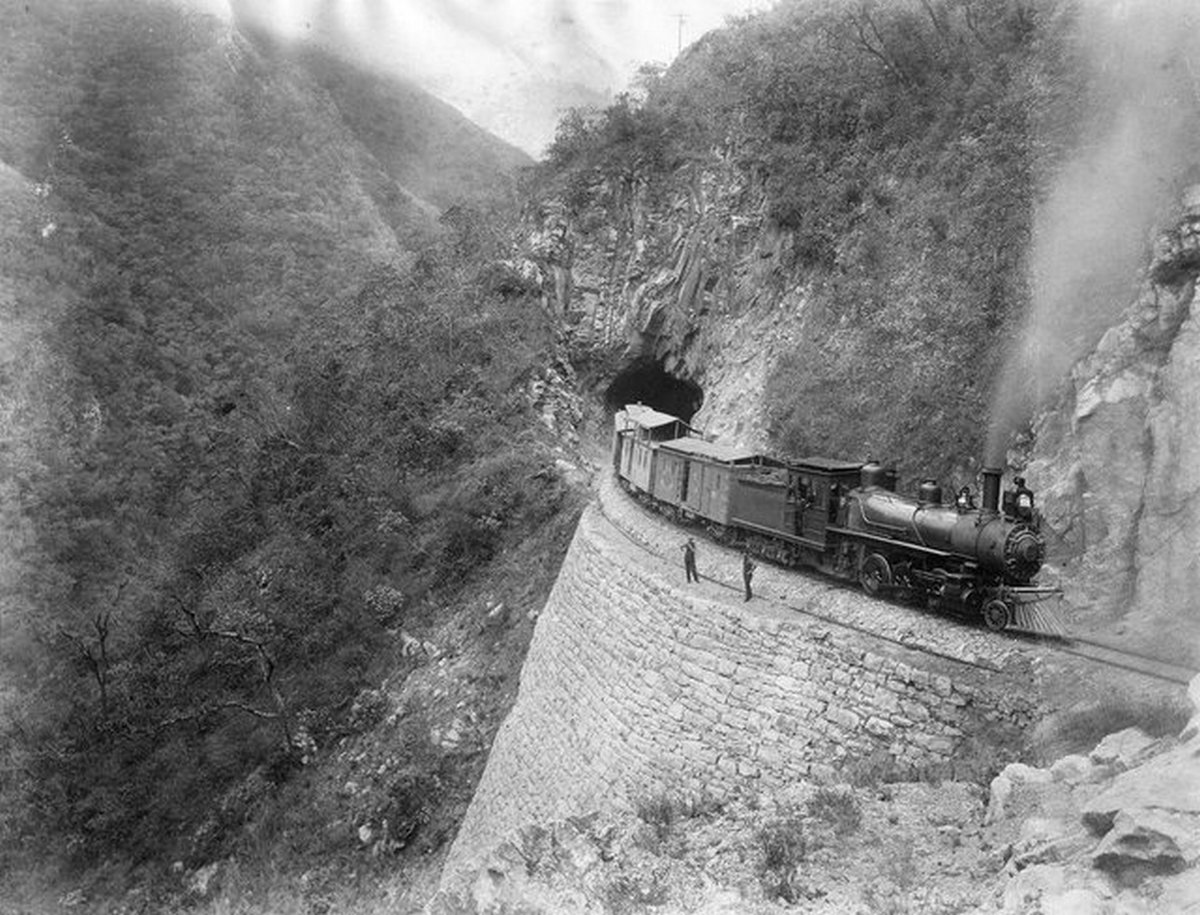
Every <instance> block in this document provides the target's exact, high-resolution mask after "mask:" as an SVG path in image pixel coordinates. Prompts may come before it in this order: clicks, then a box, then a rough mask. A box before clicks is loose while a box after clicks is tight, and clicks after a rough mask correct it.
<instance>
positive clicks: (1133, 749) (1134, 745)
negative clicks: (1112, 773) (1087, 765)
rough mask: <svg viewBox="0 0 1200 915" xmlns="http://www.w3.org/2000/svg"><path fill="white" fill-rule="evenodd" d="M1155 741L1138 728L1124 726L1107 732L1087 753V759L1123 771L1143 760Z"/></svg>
mask: <svg viewBox="0 0 1200 915" xmlns="http://www.w3.org/2000/svg"><path fill="white" fill-rule="evenodd" d="M1154 743H1155V740H1154V738H1153V737H1151V736H1149V735H1148V734H1146V733H1145V732H1144V731H1142V730H1141V729H1140V728H1126V729H1125V730H1123V731H1117V732H1116V733H1115V734H1109V735H1108V736H1107V737H1105V738H1104V739H1103V740H1101V741H1100V742H1099V743H1098V744H1096V749H1094V750H1092V752H1091V753H1090V754H1088V759H1089V760H1091V761H1092V762H1093V763H1095V764H1096V765H1098V766H1112V767H1113V768H1115V769H1117V770H1119V771H1124V770H1125V769H1129V768H1132V767H1133V766H1136V765H1137V764H1138V762H1139V761H1141V760H1143V759H1144V758H1145V755H1146V751H1147V750H1148V749H1149V748H1150V747H1152V746H1153V745H1154Z"/></svg>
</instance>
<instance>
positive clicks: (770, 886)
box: [428, 677, 1200, 915]
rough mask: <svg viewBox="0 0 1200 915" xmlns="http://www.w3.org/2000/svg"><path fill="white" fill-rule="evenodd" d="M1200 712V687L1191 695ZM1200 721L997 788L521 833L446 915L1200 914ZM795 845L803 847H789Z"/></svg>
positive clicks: (706, 803) (463, 889) (710, 803)
mask: <svg viewBox="0 0 1200 915" xmlns="http://www.w3.org/2000/svg"><path fill="white" fill-rule="evenodd" d="M1190 694H1191V698H1192V702H1193V704H1194V706H1195V707H1196V708H1197V709H1200V677H1197V678H1196V679H1195V680H1194V681H1193V682H1192V686H1191V690H1190ZM1198 761H1200V717H1198V718H1196V719H1193V722H1192V724H1191V725H1189V726H1188V727H1187V728H1186V729H1185V730H1184V731H1183V732H1182V733H1181V734H1180V735H1179V736H1178V737H1168V738H1161V739H1154V738H1151V737H1148V736H1147V735H1146V734H1144V733H1142V732H1141V731H1139V730H1137V729H1135V728H1130V729H1126V730H1124V731H1120V732H1117V733H1114V734H1111V735H1109V736H1107V737H1105V738H1104V739H1103V740H1101V741H1100V742H1099V743H1098V744H1097V745H1096V746H1095V748H1094V749H1093V750H1092V751H1091V752H1090V753H1087V754H1086V755H1084V754H1075V755H1071V756H1067V757H1064V758H1062V759H1060V760H1058V761H1057V762H1055V763H1054V764H1053V765H1051V766H1049V767H1046V768H1038V767H1033V766H1027V765H1021V764H1013V765H1010V766H1008V767H1006V768H1005V769H1004V770H1003V771H1002V772H1001V773H1000V775H998V776H997V777H996V778H995V779H994V780H993V781H992V784H991V792H990V798H989V799H988V801H987V804H986V809H985V807H984V804H983V801H982V799H981V797H980V795H979V792H978V788H977V786H975V785H971V784H965V783H958V782H946V783H942V784H940V785H931V784H911V783H908V784H886V785H878V784H876V785H860V786H849V785H841V786H836V787H818V786H814V785H812V784H805V783H803V782H797V783H795V784H792V785H789V786H788V787H786V788H783V789H781V790H777V791H773V792H771V793H769V794H758V795H754V796H750V797H747V798H746V799H744V800H736V801H732V802H719V801H717V800H715V799H714V798H712V797H711V796H709V797H705V796H703V795H696V796H691V797H684V796H677V797H674V798H671V797H667V796H659V797H657V798H655V799H654V801H655V802H654V803H643V804H642V805H640V806H639V807H638V808H637V809H636V810H635V811H634V812H632V813H620V812H611V813H609V814H596V813H592V814H588V815H585V816H579V817H571V818H565V819H557V820H551V821H547V822H544V823H532V822H531V823H525V824H513V826H512V829H511V830H510V831H509V833H508V834H507V835H506V836H505V837H503V838H500V839H497V841H496V843H495V844H494V845H493V847H492V849H491V851H490V852H489V853H488V854H487V855H486V856H484V857H483V858H482V859H481V861H480V863H479V866H478V867H477V869H476V870H475V871H474V872H473V874H472V876H471V879H470V880H467V881H465V882H463V883H460V884H458V888H457V889H456V890H453V891H447V890H443V892H442V893H440V894H439V895H438V896H437V897H436V898H435V899H434V900H433V902H432V904H431V905H430V907H429V910H428V911H430V912H431V913H436V915H450V913H455V915H476V913H483V912H494V913H500V912H528V913H531V915H533V913H545V915H551V913H555V915H562V913H577V912H578V913H585V912H592V913H607V912H624V913H638V912H645V913H651V912H653V913H655V915H680V913H683V912H688V913H696V912H711V913H714V915H716V913H730V915H732V913H739V915H745V913H759V915H767V913H783V912H787V911H797V910H798V908H799V909H801V910H803V911H805V912H808V913H814V915H849V913H858V912H863V911H893V912H899V911H955V912H964V913H966V912H973V913H983V912H1000V913H1003V915H1030V913H1036V912H1044V913H1053V915H1059V913H1078V915H1152V913H1183V912H1194V911H1200V866H1198V864H1200V810H1198V809H1197V808H1198V807H1200V765H1197V763H1198ZM784 838H786V839H787V842H782V841H779V840H782V839H784Z"/></svg>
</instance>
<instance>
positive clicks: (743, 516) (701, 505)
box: [613, 404, 1057, 631]
mask: <svg viewBox="0 0 1200 915" xmlns="http://www.w3.org/2000/svg"><path fill="white" fill-rule="evenodd" d="M613 466H614V470H615V471H616V474H617V477H618V479H620V481H621V482H622V484H623V485H624V486H625V487H626V488H627V489H628V490H629V491H631V492H633V493H634V494H635V495H637V496H639V497H640V498H642V499H644V500H645V501H647V502H649V503H651V504H652V505H653V506H654V507H656V508H658V509H659V510H661V511H663V512H665V513H667V514H668V515H670V516H672V517H675V518H678V519H681V520H686V521H692V522H698V523H701V524H703V525H704V526H705V527H706V528H707V529H708V531H709V533H710V534H711V535H712V536H713V537H714V538H715V539H717V540H718V541H719V542H723V543H728V544H730V545H733V546H737V547H745V548H747V549H749V550H750V551H751V552H753V553H755V554H757V555H759V556H762V557H765V558H767V559H770V560H773V561H775V562H778V563H781V564H784V565H789V566H807V567H812V568H816V569H820V570H822V571H825V572H827V573H830V574H833V575H837V576H840V577H842V578H849V579H852V580H857V581H858V582H859V584H861V586H862V587H863V589H864V590H865V591H867V592H868V593H870V594H872V595H878V594H904V595H907V596H910V597H916V598H918V599H920V600H922V601H925V602H927V603H928V604H930V605H931V606H936V607H938V608H940V609H943V610H951V611H957V612H965V613H967V614H968V615H970V616H973V617H975V618H981V619H982V620H983V622H984V623H985V624H986V625H987V626H988V627H989V628H992V629H1006V628H1009V627H1016V628H1025V629H1035V630H1039V631H1054V630H1055V628H1056V627H1054V626H1053V625H1052V623H1051V624H1049V625H1048V624H1047V623H1048V621H1047V619H1046V617H1045V616H1044V615H1042V614H1041V613H1040V612H1039V611H1038V610H1037V609H1036V604H1037V602H1038V601H1040V600H1042V599H1043V598H1045V597H1047V596H1049V595H1051V594H1054V593H1057V592H1055V591H1054V589H1050V588H1041V587H1038V586H1037V585H1036V584H1035V583H1034V578H1035V576H1036V575H1037V573H1038V571H1039V570H1040V569H1041V566H1042V562H1043V560H1044V558H1045V541H1044V540H1043V538H1042V536H1041V533H1040V532H1039V527H1040V519H1039V516H1038V514H1037V511H1036V509H1035V508H1034V494H1033V492H1032V491H1031V490H1030V489H1028V487H1026V486H1025V482H1024V480H1022V479H1021V478H1020V477H1018V478H1016V479H1015V480H1014V481H1013V482H1014V486H1013V487H1012V488H1011V489H1009V490H1007V491H1006V492H1004V493H1003V500H1001V485H1002V484H1001V477H1002V474H1001V472H1000V471H999V470H995V469H988V470H985V471H983V473H982V475H981V476H982V499H981V503H980V504H979V505H976V504H975V500H974V497H973V496H972V494H971V493H970V491H969V490H966V489H964V490H963V491H960V492H959V493H958V496H957V498H956V499H954V500H953V502H951V503H949V504H944V503H943V499H942V490H941V487H940V486H938V485H937V483H936V482H934V481H932V480H925V481H923V482H922V483H921V484H920V486H919V487H918V490H917V495H916V497H915V498H913V497H909V496H905V495H901V494H899V493H897V492H896V491H895V490H896V474H895V471H894V470H891V469H889V468H886V467H883V466H881V465H880V464H877V463H874V462H868V463H865V464H864V463H858V462H851V461H841V460H833V459H829V458H805V459H802V460H795V461H780V460H777V459H774V458H770V457H768V456H765V455H760V454H756V453H754V452H753V451H750V450H748V449H742V448H735V447H731V446H728V445H723V444H721V443H719V442H710V441H708V440H706V439H704V438H703V436H701V435H699V434H697V433H696V432H695V431H694V430H693V429H691V428H690V427H689V426H688V425H687V423H685V422H684V421H683V420H681V419H679V418H678V417H674V416H671V415H669V414H665V413H660V412H658V411H655V410H652V409H650V408H648V407H644V406H642V405H640V404H636V405H630V406H627V407H626V408H625V409H624V410H622V411H619V412H618V413H617V415H616V418H615V429H614V438H613Z"/></svg>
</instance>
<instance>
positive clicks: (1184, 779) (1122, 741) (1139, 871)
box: [986, 676, 1200, 915]
mask: <svg viewBox="0 0 1200 915" xmlns="http://www.w3.org/2000/svg"><path fill="white" fill-rule="evenodd" d="M1189 696H1190V698H1191V700H1192V703H1193V706H1194V708H1196V709H1198V710H1200V676H1198V677H1197V678H1196V679H1194V680H1193V681H1192V684H1191V687H1190V689H1189ZM986 822H987V824H988V829H989V838H990V840H991V841H992V842H993V844H995V845H997V846H999V847H1003V848H1005V849H1006V857H1007V861H1006V864H1005V875H1006V877H1007V884H1006V885H1005V887H1004V889H1003V902H1004V905H1003V911H1004V912H1006V913H1013V915H1017V913H1025V912H1031V911H1042V912H1087V913H1091V912H1095V913H1101V912H1122V913H1135V915H1136V913H1143V912H1144V913H1147V915H1149V913H1151V912H1185V911H1195V910H1198V909H1200V868H1198V867H1197V864H1198V863H1200V727H1198V726H1197V719H1196V718H1193V721H1192V723H1191V724H1190V725H1189V726H1188V727H1187V728H1186V729H1185V730H1184V731H1183V732H1182V734H1180V736H1179V737H1178V738H1165V739H1161V740H1152V739H1150V738H1149V737H1147V736H1146V735H1145V734H1142V733H1141V732H1139V731H1137V730H1136V729H1129V730H1126V731H1122V732H1119V733H1117V734H1114V735H1110V736H1109V737H1106V738H1105V739H1104V740H1103V741H1101V742H1100V744H1099V745H1098V746H1097V747H1096V749H1095V750H1093V751H1092V753H1090V754H1089V755H1088V756H1086V757H1083V756H1074V757H1068V758H1067V759H1064V760H1060V761H1059V762H1058V763H1056V764H1055V765H1054V766H1052V767H1050V768H1049V769H1035V768H1030V767H1028V766H1015V765H1013V766H1008V767H1007V768H1005V769H1004V770H1003V771H1002V772H1001V773H1000V775H999V776H997V777H996V779H995V780H994V781H993V782H992V789H991V800H990V802H989V805H988V811H987V816H986Z"/></svg>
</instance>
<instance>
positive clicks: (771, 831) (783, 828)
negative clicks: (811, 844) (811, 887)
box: [758, 811, 808, 903]
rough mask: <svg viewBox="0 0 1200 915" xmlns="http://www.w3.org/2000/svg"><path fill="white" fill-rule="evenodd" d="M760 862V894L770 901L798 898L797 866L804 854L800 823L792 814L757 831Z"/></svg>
mask: <svg viewBox="0 0 1200 915" xmlns="http://www.w3.org/2000/svg"><path fill="white" fill-rule="evenodd" d="M758 843H759V845H761V846H762V851H763V859H762V864H761V866H760V867H759V871H758V878H759V882H760V883H761V885H762V888H763V892H765V893H766V894H767V896H769V897H770V898H772V899H782V900H783V901H784V902H788V903H793V902H796V901H798V900H799V899H800V896H801V891H800V887H799V882H798V881H799V876H800V865H801V864H803V863H804V860H805V858H806V856H807V855H808V839H807V837H806V836H805V834H804V822H803V820H802V818H801V817H800V816H799V815H798V814H797V813H796V812H795V811H789V812H787V813H785V814H784V815H783V816H781V817H779V818H777V819H774V820H771V821H770V822H768V823H767V824H766V825H764V826H763V827H762V828H761V829H760V830H759V831H758Z"/></svg>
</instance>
